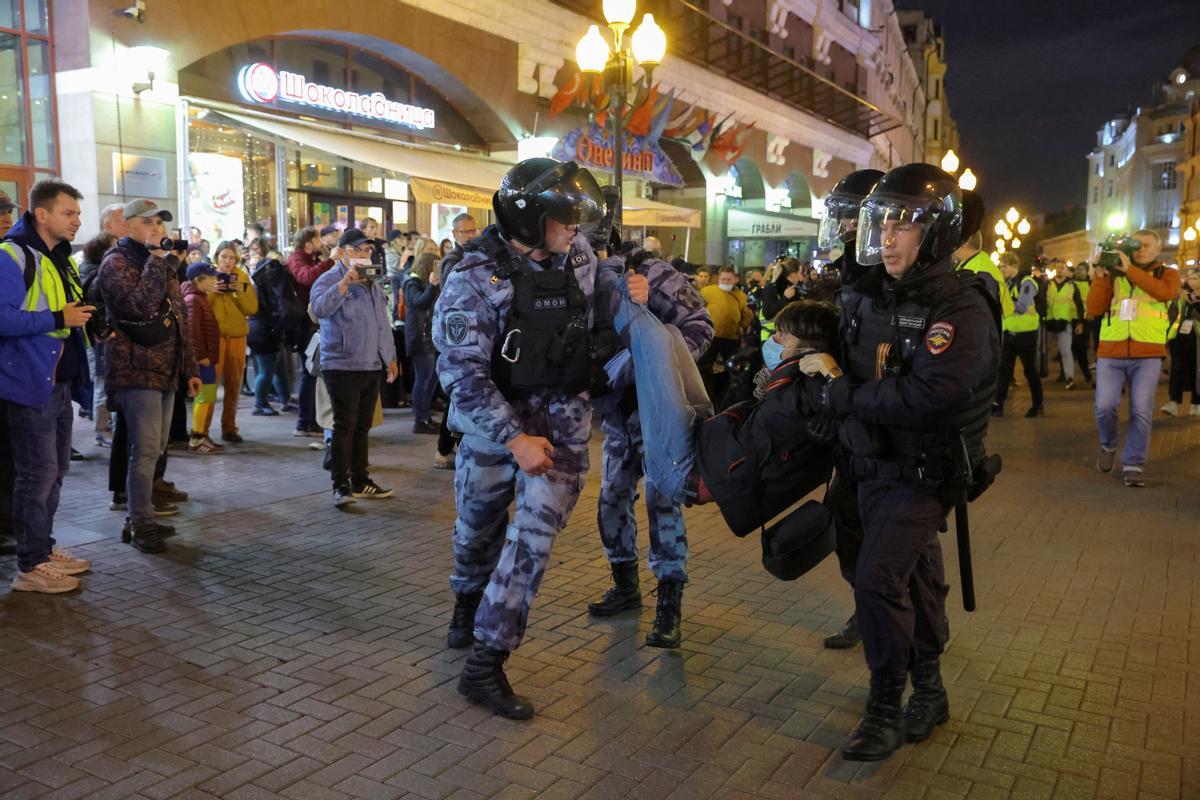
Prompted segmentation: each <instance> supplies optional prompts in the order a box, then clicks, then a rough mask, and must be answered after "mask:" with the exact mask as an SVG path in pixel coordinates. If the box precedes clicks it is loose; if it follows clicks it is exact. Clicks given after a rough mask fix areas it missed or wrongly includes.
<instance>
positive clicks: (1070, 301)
mask: <svg viewBox="0 0 1200 800" xmlns="http://www.w3.org/2000/svg"><path fill="white" fill-rule="evenodd" d="M1077 291H1079V288H1078V287H1077V286H1076V285H1075V281H1063V282H1062V284H1061V285H1060V284H1059V283H1058V282H1057V281H1050V288H1049V289H1048V290H1047V291H1046V306H1047V308H1046V319H1061V320H1064V321H1066V322H1071V321H1072V320H1074V319H1075V292H1077ZM1080 299H1082V298H1080Z"/></svg>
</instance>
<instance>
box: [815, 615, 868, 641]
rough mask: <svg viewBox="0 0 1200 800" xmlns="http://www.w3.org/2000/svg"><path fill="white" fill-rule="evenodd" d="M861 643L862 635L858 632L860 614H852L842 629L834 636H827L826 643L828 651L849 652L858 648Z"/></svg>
mask: <svg viewBox="0 0 1200 800" xmlns="http://www.w3.org/2000/svg"><path fill="white" fill-rule="evenodd" d="M861 643H862V634H861V633H859V632H858V614H851V615H850V619H848V620H846V624H845V625H843V626H842V629H841V630H840V631H838V632H837V633H835V634H834V635H833V636H826V637H825V642H824V644H825V649H826V650H849V649H850V648H851V647H858V646H859V645H860V644H861Z"/></svg>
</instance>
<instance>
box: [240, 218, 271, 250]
mask: <svg viewBox="0 0 1200 800" xmlns="http://www.w3.org/2000/svg"><path fill="white" fill-rule="evenodd" d="M266 232H267V229H266V228H264V227H263V226H262V225H260V224H258V223H257V222H251V223H250V224H249V225H247V226H246V231H245V233H243V234H242V238H241V239H234V241H235V242H237V243H238V244H240V245H243V246H246V245H249V244H250V243H251V242H253V241H254V240H255V239H258V238H260V237H262V236H264V235H265V234H266Z"/></svg>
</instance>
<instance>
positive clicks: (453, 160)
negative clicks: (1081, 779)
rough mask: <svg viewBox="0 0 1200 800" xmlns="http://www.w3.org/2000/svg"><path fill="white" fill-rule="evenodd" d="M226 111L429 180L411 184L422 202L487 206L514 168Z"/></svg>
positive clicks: (319, 147)
mask: <svg viewBox="0 0 1200 800" xmlns="http://www.w3.org/2000/svg"><path fill="white" fill-rule="evenodd" d="M221 113H222V114H224V115H225V116H227V117H229V118H230V119H233V120H236V121H237V122H239V123H241V124H242V125H247V126H249V127H251V128H256V129H258V130H260V131H263V132H264V133H268V134H271V135H272V136H278V137H280V138H282V139H288V140H290V141H293V142H298V143H299V144H301V145H304V146H305V147H311V148H313V149H315V150H322V151H324V152H326V153H329V154H331V155H335V156H338V157H340V158H345V159H349V160H351V161H361V162H362V163H364V164H370V165H371V166H374V167H379V168H380V169H390V170H392V171H394V172H398V173H400V174H401V175H407V176H409V177H410V178H413V179H424V180H423V181H418V180H413V181H412V183H411V184H410V185H411V186H412V189H413V193H414V194H415V195H417V200H419V201H420V202H445V203H455V204H456V205H471V206H476V207H484V208H487V207H489V206H491V203H492V201H491V198H492V192H494V191H495V190H496V187H497V186H499V185H500V179H501V178H503V177H504V174H505V173H506V172H508V169H509V167H510V166H511V165H510V164H505V163H503V162H501V161H490V160H488V159H485V158H478V157H474V156H465V155H464V156H456V155H450V154H448V153H438V152H434V151H430V150H423V149H420V148H417V147H408V146H406V145H403V144H399V143H388V142H383V141H379V140H377V139H373V138H367V137H364V136H357V135H354V134H351V133H337V132H335V131H331V130H328V129H325V128H321V127H317V126H312V125H305V124H302V123H295V122H285V121H283V120H280V119H269V118H265V117H259V116H257V115H254V116H252V115H249V114H237V113H233V112H230V111H225V110H222V111H221ZM418 183H419V184H420V186H418ZM422 192H427V193H428V194H427V196H429V197H436V196H437V195H438V194H446V195H453V194H454V193H458V194H460V195H463V194H469V195H471V196H474V197H475V198H476V199H478V198H479V197H486V199H487V202H486V203H477V202H466V200H465V198H463V197H454V196H446V197H445V199H424V198H422V197H421V193H422Z"/></svg>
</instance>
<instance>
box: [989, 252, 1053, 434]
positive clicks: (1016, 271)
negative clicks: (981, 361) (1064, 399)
mask: <svg viewBox="0 0 1200 800" xmlns="http://www.w3.org/2000/svg"><path fill="white" fill-rule="evenodd" d="M1000 274H1001V275H1003V276H1004V286H1002V287H1000V291H1002V292H1007V293H1008V296H1009V297H1010V298H1012V313H1011V314H1005V315H1004V320H1003V323H1004V343H1003V345H1002V347H1001V351H1000V380H999V381H997V383H996V400H995V402H993V403H992V416H995V417H1000V416H1003V415H1004V401H1005V400H1006V399H1007V398H1008V389H1009V386H1011V385H1012V381H1013V372H1014V371H1015V370H1016V366H1017V359H1018V358H1019V359H1020V360H1021V369H1022V370H1023V371H1024V372H1025V381H1026V382H1027V383H1028V384H1029V394H1030V396H1031V399H1032V400H1033V405H1031V406H1030V407H1029V410H1028V411H1026V412H1025V416H1026V417H1029V418H1031V419H1032V418H1034V417H1040V416H1042V414H1043V411H1042V379H1041V376H1040V375H1039V374H1038V368H1037V347H1038V328H1040V327H1041V320H1040V318H1039V317H1038V310H1037V296H1038V284H1037V280H1036V279H1034V277H1033V275H1031V274H1030V271H1029V270H1028V269H1026V270H1022V269H1021V260H1020V259H1019V258H1017V257H1016V256H1015V255H1013V254H1012V253H1005V254H1004V255H1002V256H1000Z"/></svg>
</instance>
